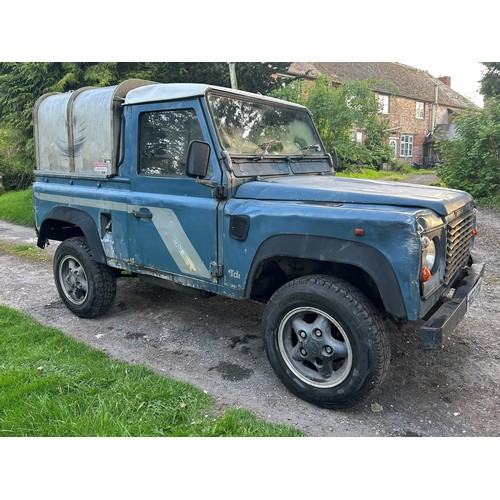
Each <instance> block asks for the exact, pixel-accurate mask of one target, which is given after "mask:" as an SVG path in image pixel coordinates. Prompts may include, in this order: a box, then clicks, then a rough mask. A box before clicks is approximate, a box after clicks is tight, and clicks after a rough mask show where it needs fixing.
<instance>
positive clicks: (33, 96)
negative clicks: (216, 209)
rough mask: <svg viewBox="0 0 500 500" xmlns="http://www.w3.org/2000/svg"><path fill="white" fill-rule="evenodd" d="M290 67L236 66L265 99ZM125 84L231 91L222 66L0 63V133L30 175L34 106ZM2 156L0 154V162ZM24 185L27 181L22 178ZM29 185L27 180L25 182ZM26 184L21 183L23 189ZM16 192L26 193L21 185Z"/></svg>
mask: <svg viewBox="0 0 500 500" xmlns="http://www.w3.org/2000/svg"><path fill="white" fill-rule="evenodd" d="M289 65H290V63H251V62H244V63H236V73H237V77H238V85H239V87H240V88H241V89H242V90H247V91H251V92H261V93H263V94H264V93H267V92H268V91H269V90H270V89H272V88H273V87H274V86H275V85H276V79H275V78H274V76H273V75H274V74H275V73H277V72H280V71H284V70H285V69H287V68H288V66H289ZM129 78H142V79H145V80H152V81H155V82H162V83H169V82H194V83H209V84H213V85H219V86H225V87H228V86H230V80H229V68H228V63H226V62H213V63H210V62H207V63H196V62H170V63H168V62H167V63H160V62H36V63H35V62H24V63H0V127H1V128H3V129H7V130H8V132H9V137H11V138H15V139H16V143H15V144H13V145H10V146H9V147H11V146H12V147H13V148H14V149H15V150H16V151H17V154H18V155H19V156H21V157H22V158H23V162H22V164H23V166H24V169H25V170H27V171H30V170H32V169H33V164H34V154H33V146H34V145H33V120H32V112H33V106H34V104H35V102H36V100H37V99H38V97H40V96H41V95H43V94H45V93H47V92H66V91H69V90H76V89H78V88H80V87H84V86H108V85H116V84H118V83H120V82H121V81H123V80H127V79H129ZM1 156H2V153H1V151H0V157H1ZM22 178H23V179H25V177H24V176H23V177H22ZM26 182H28V185H29V183H30V182H31V176H28V180H27V181H26ZM24 184H25V183H24ZM24 184H23V185H21V186H19V188H23V187H26V186H25V185H24Z"/></svg>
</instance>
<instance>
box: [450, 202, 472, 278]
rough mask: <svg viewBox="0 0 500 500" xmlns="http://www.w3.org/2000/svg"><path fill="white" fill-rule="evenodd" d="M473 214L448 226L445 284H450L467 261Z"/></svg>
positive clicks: (470, 246) (453, 221) (461, 217)
mask: <svg viewBox="0 0 500 500" xmlns="http://www.w3.org/2000/svg"><path fill="white" fill-rule="evenodd" d="M474 222H475V215H474V212H473V211H471V212H467V213H466V214H464V215H462V216H460V217H458V218H456V219H455V220H452V221H451V222H450V223H449V224H448V229H447V238H446V271H445V273H444V282H445V284H448V283H450V281H451V280H452V279H453V277H454V276H455V274H456V273H457V271H458V270H459V269H461V268H462V267H464V266H465V265H466V264H467V261H468V260H469V255H470V252H471V249H472V238H473V235H472V230H473V229H474Z"/></svg>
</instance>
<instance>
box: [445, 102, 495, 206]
mask: <svg viewBox="0 0 500 500" xmlns="http://www.w3.org/2000/svg"><path fill="white" fill-rule="evenodd" d="M454 123H455V130H456V132H457V138H456V139H453V140H448V141H443V142H442V143H440V144H439V145H438V146H439V148H440V151H441V153H442V159H443V165H442V167H440V168H439V171H438V173H439V176H440V177H441V178H442V179H443V180H444V181H445V182H446V183H447V184H448V186H450V187H452V188H456V189H463V190H465V191H468V192H469V193H470V194H471V195H472V196H474V197H475V198H476V199H477V200H478V201H483V202H487V203H491V202H493V203H496V204H498V203H500V194H499V193H500V98H498V97H497V98H493V97H492V98H491V99H490V100H489V102H488V104H487V105H486V106H485V109H484V110H480V111H476V110H469V111H464V112H463V113H462V114H460V116H458V117H457V118H456V120H455V121H454Z"/></svg>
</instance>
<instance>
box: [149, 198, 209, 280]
mask: <svg viewBox="0 0 500 500" xmlns="http://www.w3.org/2000/svg"><path fill="white" fill-rule="evenodd" d="M149 210H151V213H152V214H153V222H154V225H155V227H156V229H157V230H158V233H160V236H161V239H162V240H163V243H164V244H165V246H166V247H167V250H168V252H169V253H170V255H171V256H172V258H173V259H174V261H175V263H176V264H177V267H178V268H179V269H180V270H181V271H182V272H183V273H187V274H194V275H196V276H201V277H203V278H210V271H209V270H208V269H207V268H206V267H205V264H204V263H203V261H202V260H201V257H200V256H199V255H198V252H197V251H196V249H195V248H194V247H193V245H192V243H191V241H190V240H189V238H188V236H187V234H186V233H185V232H184V229H183V228H182V225H181V223H180V222H179V219H178V218H177V216H176V215H175V212H174V211H173V210H170V209H169V208H151V207H150V208H149Z"/></svg>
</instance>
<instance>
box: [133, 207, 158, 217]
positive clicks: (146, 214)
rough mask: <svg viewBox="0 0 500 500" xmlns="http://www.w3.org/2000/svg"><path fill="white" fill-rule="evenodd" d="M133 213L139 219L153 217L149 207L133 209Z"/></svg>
mask: <svg viewBox="0 0 500 500" xmlns="http://www.w3.org/2000/svg"><path fill="white" fill-rule="evenodd" d="M132 215H133V216H134V217H136V218H137V219H152V218H153V214H152V213H151V212H150V211H149V210H148V209H147V208H141V209H140V210H132Z"/></svg>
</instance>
